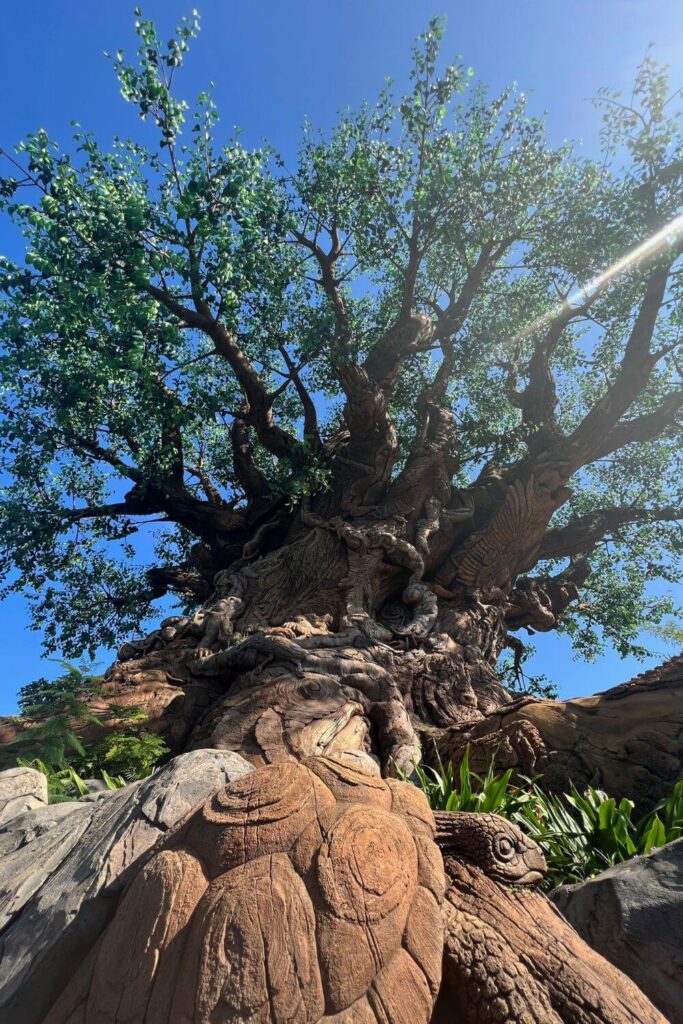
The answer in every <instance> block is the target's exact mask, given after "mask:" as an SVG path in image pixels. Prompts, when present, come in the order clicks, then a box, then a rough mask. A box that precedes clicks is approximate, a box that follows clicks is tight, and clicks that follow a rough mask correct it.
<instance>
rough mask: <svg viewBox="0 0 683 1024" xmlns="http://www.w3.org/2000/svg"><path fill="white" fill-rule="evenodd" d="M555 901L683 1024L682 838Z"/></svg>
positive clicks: (567, 889) (558, 892)
mask: <svg viewBox="0 0 683 1024" xmlns="http://www.w3.org/2000/svg"><path fill="white" fill-rule="evenodd" d="M550 898H551V899H552V900H553V902H554V903H555V904H556V906H557V907H558V908H559V910H561V911H562V913H563V914H564V916H565V917H566V918H567V920H568V921H569V923H570V924H571V925H573V927H574V928H575V929H576V930H577V932H578V933H579V935H580V936H581V937H582V938H583V939H585V941H586V942H587V943H588V944H589V945H590V946H592V947H593V949H595V950H596V951H597V952H598V953H601V954H602V955H603V956H604V957H605V958H606V959H607V960H610V961H611V962H612V963H613V964H614V965H615V967H618V968H619V969H620V970H622V971H623V972H624V974H627V975H628V976H629V977H630V978H632V979H633V981H635V983H636V985H638V986H639V987H640V988H641V989H642V990H643V992H644V993H645V994H646V995H647V996H649V998H650V999H651V1000H652V1002H653V1003H654V1004H655V1006H657V1007H658V1008H659V1009H660V1010H661V1011H662V1013H663V1014H664V1015H665V1017H667V1018H668V1019H669V1020H670V1021H671V1024H683V839H678V840H676V842H675V843H669V845H668V846H663V847H662V848H661V849H659V850H655V851H654V852H653V853H650V854H648V856H646V857H635V858H634V859H633V860H629V861H626V862H625V863H624V864H618V865H616V867H613V868H609V869H608V870H607V871H603V873H602V874H600V875H598V876H597V877H596V878H592V879H590V881H588V882H583V883H581V884H579V885H567V886H561V887H560V888H558V889H555V890H554V891H553V892H552V893H551V894H550Z"/></svg>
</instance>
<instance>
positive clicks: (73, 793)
mask: <svg viewBox="0 0 683 1024" xmlns="http://www.w3.org/2000/svg"><path fill="white" fill-rule="evenodd" d="M17 764H19V765H21V766H22V767H24V768H33V769H34V770H36V771H39V772H42V773H43V775H45V776H47V795H48V802H49V803H51V804H60V803H68V802H70V801H72V800H78V799H80V797H82V796H85V795H86V794H87V793H88V792H89V790H88V787H87V785H86V783H85V782H84V780H83V779H82V778H81V776H80V775H79V774H78V772H77V771H76V769H75V768H73V767H72V766H71V765H68V766H67V767H66V768H60V769H56V768H54V767H50V766H49V765H47V764H45V762H44V761H41V760H40V758H39V757H34V758H33V759H32V760H30V761H29V760H25V759H24V758H22V757H18V758H17ZM101 778H102V781H103V782H104V783H105V785H106V787H107V789H109V790H116V789H122V788H123V787H124V786H125V785H127V783H126V780H125V779H124V778H123V776H121V775H114V776H112V775H109V773H108V772H106V771H104V770H103V771H102V773H101Z"/></svg>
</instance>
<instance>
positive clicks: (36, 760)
mask: <svg viewBox="0 0 683 1024" xmlns="http://www.w3.org/2000/svg"><path fill="white" fill-rule="evenodd" d="M60 664H61V665H62V666H63V668H64V672H63V674H62V675H60V676H59V678H58V679H55V680H54V681H52V682H48V680H46V679H38V680H36V681H35V682H33V683H29V684H28V685H27V686H24V687H22V688H21V690H20V691H19V709H20V713H21V718H22V719H23V720H24V722H25V727H24V728H23V729H22V730H21V731H20V733H19V735H18V736H17V737H16V739H14V740H13V741H12V742H11V743H7V744H5V745H4V746H3V747H2V748H1V749H0V764H2V763H4V764H5V765H7V764H20V765H24V766H26V767H31V768H36V769H37V770H38V771H41V772H43V774H45V775H46V776H47V779H48V796H49V800H50V802H51V803H58V802H63V801H65V800H77V799H78V798H79V797H81V796H84V795H85V793H87V786H86V785H85V783H84V782H83V779H84V778H93V777H99V778H101V779H102V780H103V781H104V782H105V783H106V785H107V787H108V788H109V789H118V788H119V787H120V786H124V785H126V783H127V782H132V781H134V780H136V779H142V778H144V777H145V776H147V775H149V774H150V772H151V771H153V769H154V768H155V766H156V765H157V764H159V762H160V761H161V760H162V759H163V758H164V757H165V756H166V755H167V754H168V752H169V751H168V747H167V746H166V744H165V743H164V741H163V740H162V739H161V737H160V736H156V735H154V734H153V733H150V732H148V731H145V730H144V728H143V727H142V723H143V722H144V719H145V716H144V715H143V714H141V713H140V711H139V709H138V708H131V707H129V708H126V709H125V710H124V709H120V708H116V709H111V710H110V711H108V712H106V713H105V714H104V715H101V716H100V717H97V716H96V715H94V714H93V713H92V711H91V710H90V702H91V701H92V700H93V699H94V698H96V697H97V695H98V693H99V690H100V685H101V677H100V676H97V675H95V674H94V673H93V672H92V671H90V670H88V669H87V668H81V667H78V666H76V665H72V664H71V663H70V662H67V661H62V662H61V663H60ZM114 716H115V717H116V720H117V722H118V721H119V720H121V719H125V720H126V721H127V722H129V723H130V726H129V727H128V728H126V729H115V730H112V731H109V732H108V733H107V734H106V735H105V736H104V738H103V739H101V740H98V741H96V742H92V743H84V742H83V740H82V736H81V735H79V727H80V726H83V725H89V724H90V725H102V724H103V720H104V719H105V718H112V717H114Z"/></svg>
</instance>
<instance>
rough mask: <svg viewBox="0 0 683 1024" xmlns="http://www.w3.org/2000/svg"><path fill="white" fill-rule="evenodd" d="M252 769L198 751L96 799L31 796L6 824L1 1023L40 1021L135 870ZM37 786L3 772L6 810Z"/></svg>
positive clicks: (0, 900)
mask: <svg viewBox="0 0 683 1024" xmlns="http://www.w3.org/2000/svg"><path fill="white" fill-rule="evenodd" d="M21 771H25V769H21ZM251 771H253V768H252V766H251V765H250V764H248V763H247V762H246V761H245V760H244V759H243V758H242V757H240V756H239V755H238V754H235V753H232V752H230V751H225V750H196V751H193V752H191V753H188V754H184V755H182V756H180V757H177V758H175V759H174V760H173V761H171V762H170V763H169V764H167V765H165V766H164V767H163V768H160V769H159V770H158V771H156V772H155V773H154V774H153V775H152V776H150V777H149V778H147V779H143V780H142V781H141V782H137V783H134V784H133V785H131V786H127V787H125V789H119V790H116V791H114V792H111V793H107V794H102V796H101V797H100V798H99V799H97V800H96V801H90V800H83V801H76V802H73V803H62V804H53V805H51V806H46V805H45V803H42V804H41V803H40V799H39V797H36V796H35V794H34V793H28V794H27V795H26V796H25V797H24V798H23V799H24V803H26V800H35V801H36V803H34V804H28V808H29V809H25V810H23V813H18V814H13V815H12V817H11V818H10V819H9V820H6V821H5V822H4V823H3V824H1V825H0V1020H2V1021H3V1024H38V1022H40V1021H42V1019H43V1018H44V1016H45V1013H46V1012H47V1010H48V1009H49V1007H50V1006H51V1005H52V1003H53V1002H54V1000H55V997H56V996H57V995H58V994H59V992H60V991H61V989H62V988H63V986H64V984H65V981H66V979H67V978H68V976H69V973H70V971H69V965H73V964H74V963H79V962H80V961H81V960H82V959H83V958H84V956H85V955H86V954H87V952H88V950H89V949H90V947H91V946H92V944H93V942H94V941H95V939H96V938H97V937H98V936H99V935H100V933H101V932H102V930H103V928H104V927H105V926H106V924H107V922H108V921H109V919H110V918H111V916H112V915H113V913H114V909H115V907H116V904H117V901H118V896H119V893H120V891H121V889H122V888H123V886H124V885H125V883H126V879H127V873H128V869H129V868H130V867H131V865H132V864H138V863H140V862H141V859H144V858H145V857H146V856H148V855H149V854H150V852H151V848H152V847H153V846H154V844H155V842H156V840H157V839H158V838H159V837H161V836H162V835H164V834H165V833H167V832H168V831H169V830H170V829H171V828H172V827H173V826H175V825H176V824H177V823H178V822H179V821H180V820H181V819H183V818H184V817H186V816H187V815H188V813H189V812H190V811H191V810H192V809H193V808H194V807H195V806H196V805H197V804H199V803H202V802H203V801H204V800H205V799H206V798H207V797H208V796H210V795H211V794H212V793H214V792H216V791H217V790H219V789H222V788H223V787H224V786H225V785H226V784H227V783H229V782H233V781H235V780H237V779H239V778H241V777H242V776H243V775H246V774H247V773H248V772H251ZM35 774H38V773H35ZM8 776H9V778H7V777H8ZM30 781H33V782H34V783H36V785H37V782H36V780H29V779H28V777H26V778H24V781H23V782H21V783H20V782H19V781H18V777H17V772H16V770H12V771H9V772H3V773H1V774H0V794H4V792H5V791H6V792H7V793H8V794H10V796H9V797H8V800H7V801H6V805H7V806H9V805H10V804H12V801H14V804H13V805H12V806H16V801H17V800H19V801H21V799H22V797H21V792H20V791H21V790H22V789H23V790H24V791H25V790H26V789H27V787H28V783H29V782H30ZM11 794H14V795H13V796H12V795H11ZM1 799H2V797H1V796H0V800H1ZM1 807H2V804H1V803H0V808H1Z"/></svg>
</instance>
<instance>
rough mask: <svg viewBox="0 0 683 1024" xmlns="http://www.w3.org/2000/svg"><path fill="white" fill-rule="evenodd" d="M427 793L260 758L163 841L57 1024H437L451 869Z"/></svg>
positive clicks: (330, 763)
mask: <svg viewBox="0 0 683 1024" xmlns="http://www.w3.org/2000/svg"><path fill="white" fill-rule="evenodd" d="M434 830H435V826H434V819H433V816H432V813H431V811H430V809H429V806H428V804H427V801H426V800H425V798H424V796H423V795H422V793H421V792H419V791H418V790H417V789H415V788H414V787H413V786H410V785H408V784H406V783H401V782H396V781H394V780H391V779H387V780H383V779H380V778H379V777H378V776H373V775H371V774H367V773H365V772H364V771H361V770H359V768H358V767H356V766H355V765H352V764H349V763H348V762H346V761H342V760H333V759H328V758H310V759H307V760H304V761H303V762H284V763H278V764H274V765H269V766H267V767H264V768H261V769H259V770H257V771H256V772H253V773H252V774H249V775H246V776H245V777H244V778H242V779H240V780H239V781H238V782H236V783H233V784H232V785H230V786H229V787H227V788H226V789H223V790H221V791H219V792H218V793H216V794H215V795H214V796H213V797H212V798H210V799H209V800H207V801H206V802H205V803H204V804H202V805H201V806H200V807H199V808H197V809H195V810H194V811H193V812H192V814H191V815H190V816H189V818H187V819H186V820H185V821H184V822H183V823H182V824H181V825H180V826H179V827H178V828H176V830H174V832H173V834H169V835H168V836H167V837H165V840H164V841H163V842H162V844H161V846H158V847H156V849H155V852H154V854H153V856H152V857H151V858H150V859H149V860H148V861H147V863H146V864H144V866H143V867H142V868H141V869H140V870H139V871H138V873H137V875H136V876H135V877H134V878H133V879H132V881H131V882H130V884H129V886H128V888H127V890H126V891H125V893H124V894H123V896H122V898H121V901H120V903H119V906H118V908H117V911H116V914H115V916H114V918H113V920H112V921H111V923H110V924H109V926H108V927H107V929H106V931H105V932H104V934H103V936H102V937H101V939H100V940H99V942H98V944H97V946H96V947H95V948H94V949H93V951H92V952H91V954H90V956H89V958H88V960H87V961H86V962H84V963H83V964H82V966H81V968H80V970H79V971H78V973H77V974H76V976H75V977H74V978H73V979H72V981H71V983H70V984H69V986H68V988H67V990H66V991H65V992H64V993H63V995H62V996H61V997H60V999H59V1000H58V1002H57V1004H56V1005H55V1006H54V1007H53V1009H52V1011H51V1012H50V1014H49V1015H48V1017H47V1019H46V1024H66V1022H69V1024H76V1022H78V1024H122V1022H124V1021H125V1022H127V1024H132V1022H135V1024H152V1022H154V1024H180V1022H183V1024H190V1022H191V1024H219V1022H233V1021H234V1022H238V1021H239V1022H245V1024H246V1022H249V1024H266V1022H267V1024H276V1022H277V1024H316V1022H325V1024H327V1022H329V1024H379V1022H387V1021H390V1022H392V1024H421V1022H424V1024H426V1022H427V1021H429V1019H430V1017H431V1015H432V1009H433V1006H434V1003H435V1000H436V995H437V992H438V989H439V984H440V980H441V960H442V952H443V922H442V917H441V906H440V905H441V902H442V899H443V895H444V891H445V878H444V873H443V864H442V860H441V855H440V854H439V851H438V848H437V846H436V844H435V842H434Z"/></svg>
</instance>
